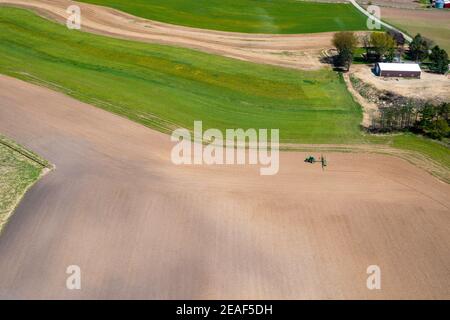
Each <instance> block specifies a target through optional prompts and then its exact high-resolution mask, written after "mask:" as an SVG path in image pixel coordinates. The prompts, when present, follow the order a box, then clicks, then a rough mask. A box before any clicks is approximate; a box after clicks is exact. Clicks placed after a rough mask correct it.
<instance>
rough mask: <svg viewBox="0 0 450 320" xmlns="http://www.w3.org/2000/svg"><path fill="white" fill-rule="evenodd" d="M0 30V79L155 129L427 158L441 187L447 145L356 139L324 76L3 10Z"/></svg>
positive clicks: (353, 123)
mask: <svg viewBox="0 0 450 320" xmlns="http://www.w3.org/2000/svg"><path fill="white" fill-rule="evenodd" d="M0 25H1V26H2V31H3V32H2V33H1V34H0V39H1V40H2V41H1V42H0V73H4V74H7V75H10V76H13V77H16V78H20V79H23V80H26V81H28V82H33V83H36V84H39V85H42V86H46V87H49V88H51V89H54V90H57V91H60V92H63V93H65V94H68V95H70V96H72V97H75V98H77V99H78V100H81V101H84V102H87V103H90V104H93V105H96V106H98V107H101V108H103V109H106V110H108V111H111V112H114V113H116V114H119V115H122V116H125V117H127V118H129V119H131V120H134V121H136V122H139V123H141V124H144V125H146V126H148V127H151V128H154V129H156V130H159V131H162V132H166V133H170V132H171V131H172V130H173V129H174V128H177V127H179V126H183V127H186V128H188V129H192V126H193V121H194V120H203V122H204V129H207V128H209V127H213V128H218V129H221V130H224V129H226V128H244V129H246V128H279V129H280V134H281V142H282V143H284V144H289V143H291V144H295V145H298V144H334V145H335V144H353V145H358V144H364V145H367V146H370V144H374V143H375V144H377V145H378V146H376V147H370V149H371V150H372V151H373V150H374V149H377V148H378V149H380V148H381V147H382V146H386V145H391V146H392V147H393V148H392V150H393V149H394V148H396V149H395V150H408V152H410V154H409V155H408V156H407V157H408V159H418V158H420V159H422V160H424V159H430V161H429V163H434V164H436V165H432V166H430V165H429V164H427V161H426V160H424V161H416V160H410V161H411V162H413V161H415V164H416V165H418V166H420V167H422V168H424V169H427V170H428V171H429V172H431V173H432V174H434V175H435V176H438V177H440V178H441V179H443V180H444V181H448V179H447V178H445V177H446V175H447V174H448V171H449V170H450V164H449V159H450V150H449V149H448V148H447V147H445V146H442V145H440V144H438V143H436V142H434V141H430V140H428V139H421V138H419V137H415V136H411V135H407V136H405V138H401V137H402V136H389V137H387V136H386V137H375V136H367V135H364V134H362V132H361V130H360V128H359V123H360V121H361V118H362V111H361V107H360V106H359V105H358V104H357V103H356V102H354V101H353V97H352V96H351V94H350V93H349V92H348V91H347V88H346V86H345V83H344V81H343V80H342V77H340V76H339V75H337V74H336V73H334V72H332V71H330V70H325V69H324V70H321V71H305V72H302V71H297V70H289V69H284V68H275V67H270V66H265V65H258V64H254V63H248V62H241V61H237V60H234V59H229V58H223V57H218V56H214V55H209V54H205V53H201V52H197V51H193V50H188V49H181V48H175V47H169V46H163V45H149V44H140V43H135V42H131V41H125V40H115V39H110V38H107V37H102V36H95V35H90V34H86V33H82V32H78V31H69V30H67V29H65V28H64V27H62V26H60V25H58V24H56V23H53V22H49V21H46V20H44V19H42V18H40V17H38V16H36V15H35V14H33V13H31V12H29V11H25V10H23V9H13V8H6V7H5V8H1V9H0ZM23 61H27V64H24V63H23ZM348 148H350V147H348ZM351 148H353V149H355V148H354V147H351ZM366 149H367V148H366ZM341 150H342V149H341ZM380 150H381V149H380ZM390 150H391V149H390ZM413 154H416V156H412V155H413ZM400 156H402V157H405V153H402V154H401V155H400ZM437 168H438V169H437Z"/></svg>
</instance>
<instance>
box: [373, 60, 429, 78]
mask: <svg viewBox="0 0 450 320" xmlns="http://www.w3.org/2000/svg"><path fill="white" fill-rule="evenodd" d="M375 74H376V75H377V76H380V77H401V78H420V76H421V74H422V69H420V66H419V65H418V64H417V63H383V62H379V63H377V64H376V66H375Z"/></svg>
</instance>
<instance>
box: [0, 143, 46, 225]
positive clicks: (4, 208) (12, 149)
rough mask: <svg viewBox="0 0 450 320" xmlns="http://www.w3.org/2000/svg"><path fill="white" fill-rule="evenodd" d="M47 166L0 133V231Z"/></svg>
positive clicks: (42, 160) (34, 155)
mask: <svg viewBox="0 0 450 320" xmlns="http://www.w3.org/2000/svg"><path fill="white" fill-rule="evenodd" d="M49 168H50V164H49V163H48V162H47V161H45V160H44V159H41V158H40V157H39V156H37V155H36V154H34V153H32V152H30V151H28V150H26V149H25V148H23V147H21V146H20V145H18V144H16V143H14V142H13V141H11V140H9V139H7V138H6V137H4V136H1V135H0V176H1V179H0V233H1V231H2V228H3V226H4V225H5V224H6V223H7V221H8V219H9V217H10V216H11V214H12V212H13V210H14V209H15V207H16V206H17V204H18V203H19V201H20V199H21V198H22V197H23V195H24V194H25V192H26V191H27V190H28V188H30V187H31V186H32V185H33V184H34V183H35V182H36V181H37V180H38V179H39V177H40V176H41V175H42V174H43V173H44V172H46V171H47V170H48V169H49ZM45 169H47V170H45Z"/></svg>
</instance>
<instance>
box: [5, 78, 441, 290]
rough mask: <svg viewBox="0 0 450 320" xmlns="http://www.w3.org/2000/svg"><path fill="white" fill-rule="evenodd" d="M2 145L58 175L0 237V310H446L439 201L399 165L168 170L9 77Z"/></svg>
mask: <svg viewBox="0 0 450 320" xmlns="http://www.w3.org/2000/svg"><path fill="white" fill-rule="evenodd" d="M0 132H2V133H3V134H6V135H8V136H10V137H11V138H13V139H15V140H16V141H18V142H19V143H22V144H23V145H25V146H26V147H28V148H31V149H32V150H34V151H36V152H37V153H39V154H40V155H42V156H43V157H45V158H47V159H48V160H49V161H51V162H52V163H54V164H55V165H56V169H55V170H54V171H52V172H51V173H49V174H48V175H46V176H45V177H44V178H43V179H42V180H40V181H39V182H38V183H37V184H36V185H35V186H34V187H33V188H31V189H30V191H29V192H28V193H27V194H26V196H25V198H24V199H23V201H22V202H21V204H20V205H19V207H18V208H17V210H16V211H15V213H14V215H13V216H12V218H11V220H10V222H9V224H8V225H7V226H6V228H5V230H4V232H3V233H2V234H1V236H0V298H3V299H9V298H37V299H42V298H64V299H71V298H83V299H92V298H106V299H108V298H152V299H159V298H168V299H176V298H182V299H191V298H192V299H194V298H198V299H202V298H253V299H257V298H258V299H259V298H287V299H302V298H306V299H307V298H325V299H327V298H338V299H340V298H374V299H378V298H447V299H448V298H450V270H449V266H450V254H449V251H448V243H449V242H450V209H449V208H450V186H449V185H447V184H444V183H442V182H439V181H438V180H436V179H435V178H433V177H432V176H430V175H428V174H427V173H425V172H424V171H422V170H420V169H418V168H416V167H414V166H412V165H410V164H409V163H407V162H406V161H403V160H401V159H397V158H393V157H388V156H381V155H374V154H351V153H347V154H345V153H342V154H340V153H330V154H327V156H328V159H329V161H330V166H329V168H328V170H326V171H324V172H322V170H321V169H320V167H319V166H313V165H306V164H304V163H303V158H304V156H305V154H304V153H294V152H292V153H281V158H280V172H279V174H278V175H276V176H265V177H263V176H260V175H259V170H258V167H255V166H228V167H221V166H212V167H207V166H195V167H191V166H175V165H173V164H172V163H171V161H170V160H169V159H170V150H171V148H172V146H173V145H172V143H171V142H170V139H169V136H167V135H163V134H161V133H158V132H155V131H152V130H150V129H148V128H145V127H143V126H141V125H138V124H135V123H133V122H130V121H128V120H126V119H123V118H121V117H118V116H116V115H113V114H110V113H108V112H106V111H103V110H100V109H97V108H95V107H92V106H89V105H86V104H83V103H80V102H78V101H76V100H73V99H72V98H69V97H66V96H64V95H62V94H60V93H56V92H52V91H50V90H48V89H46V88H41V87H37V86H35V85H32V84H28V83H25V82H22V81H19V80H16V79H12V78H9V77H5V76H0ZM69 265H78V266H80V267H81V273H82V289H81V290H74V291H71V290H68V289H66V277H67V276H68V275H67V274H66V268H67V267H68V266H69ZM369 265H379V266H380V267H381V270H382V289H381V290H379V291H377V290H373V291H370V290H368V289H367V288H366V279H367V274H366V269H367V267H368V266H369Z"/></svg>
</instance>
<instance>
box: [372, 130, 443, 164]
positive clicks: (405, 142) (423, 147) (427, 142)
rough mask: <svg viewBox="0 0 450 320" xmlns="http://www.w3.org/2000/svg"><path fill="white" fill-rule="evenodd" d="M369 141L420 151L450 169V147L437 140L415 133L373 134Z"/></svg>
mask: <svg viewBox="0 0 450 320" xmlns="http://www.w3.org/2000/svg"><path fill="white" fill-rule="evenodd" d="M369 141H370V142H373V143H379V144H387V145H390V146H392V147H394V148H397V149H401V150H408V151H415V152H419V153H421V154H423V155H425V156H426V157H428V158H430V159H433V160H434V161H436V162H438V163H439V164H441V165H442V166H443V167H445V168H447V169H449V170H450V148H448V147H447V146H445V145H444V144H441V143H439V142H437V141H435V140H431V139H428V138H425V137H421V136H417V135H414V134H399V135H382V136H371V137H369Z"/></svg>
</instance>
